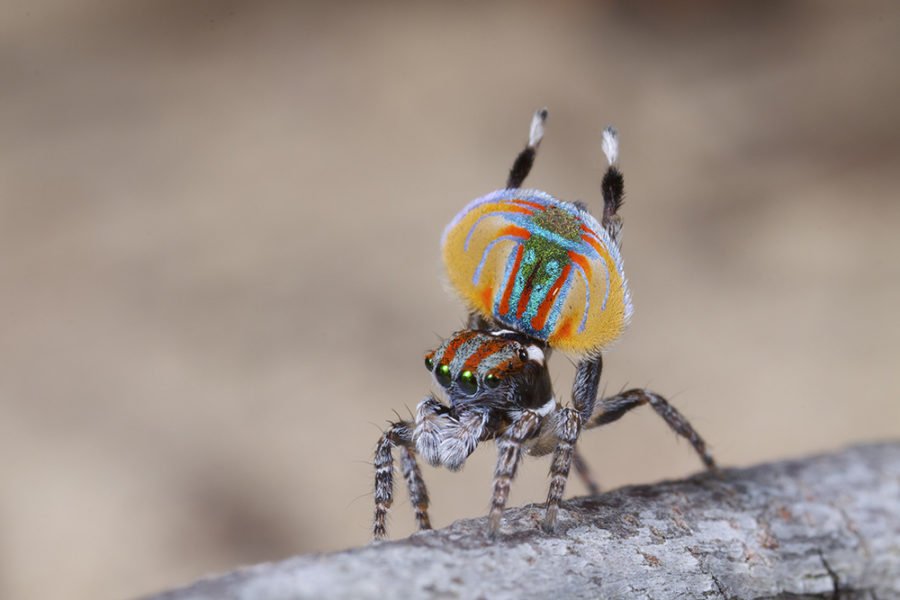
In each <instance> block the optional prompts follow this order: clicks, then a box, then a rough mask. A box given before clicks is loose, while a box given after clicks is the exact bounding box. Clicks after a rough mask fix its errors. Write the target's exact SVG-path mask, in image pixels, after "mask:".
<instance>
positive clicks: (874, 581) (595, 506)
mask: <svg viewBox="0 0 900 600" xmlns="http://www.w3.org/2000/svg"><path fill="white" fill-rule="evenodd" d="M541 516H542V507H541V506H539V505H532V506H526V507H524V508H516V509H511V510H509V511H507V513H506V515H505V517H504V521H503V527H502V533H501V535H500V537H499V539H497V540H496V541H493V542H492V541H489V540H488V539H487V537H486V535H485V530H486V527H487V523H486V520H485V519H468V520H463V521H458V522H456V523H454V524H453V525H451V526H450V527H447V528H446V529H442V530H439V531H430V532H425V533H419V534H416V535H413V536H411V537H409V538H407V539H405V540H399V541H395V542H382V543H378V544H372V545H368V546H365V547H362V548H356V549H352V550H347V551H344V552H337V553H334V554H326V555H314V556H300V557H296V558H293V559H290V560H286V561H283V562H278V563H271V564H262V565H258V566H254V567H250V568H245V569H242V570H239V571H235V572H233V573H229V574H226V575H222V576H217V577H212V578H208V579H204V580H201V581H198V582H196V583H194V584H192V585H190V586H188V587H185V588H182V589H179V590H174V591H170V592H167V593H163V594H161V595H158V596H155V597H154V598H156V600H208V599H213V598H215V599H217V600H222V599H241V600H262V599H265V600H287V599H301V598H353V599H359V598H490V599H496V598H560V599H562V598H666V599H668V598H785V597H787V598H871V599H873V600H886V599H890V598H900V443H886V444H875V445H867V446H858V447H853V448H850V449H847V450H844V451H841V452H837V453H834V454H826V455H821V456H816V457H812V458H807V459H803V460H794V461H786V462H779V463H772V464H765V465H760V466H756V467H751V468H747V469H728V470H725V471H723V472H722V473H721V474H720V475H719V476H713V475H709V474H704V475H698V476H695V477H691V478H689V479H686V480H682V481H667V482H662V483H657V484H654V485H645V486H631V487H625V488H622V489H618V490H614V491H611V492H608V493H605V494H602V495H600V496H594V497H584V498H577V499H573V500H570V501H568V502H565V503H563V506H562V510H561V511H560V522H559V527H558V530H557V532H556V533H555V534H554V535H546V534H544V533H542V532H541V531H540V529H539V528H538V524H539V522H540V519H541Z"/></svg>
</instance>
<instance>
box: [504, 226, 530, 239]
mask: <svg viewBox="0 0 900 600" xmlns="http://www.w3.org/2000/svg"><path fill="white" fill-rule="evenodd" d="M505 235H512V236H515V237H519V238H522V239H523V240H527V239H528V238H530V237H531V232H529V231H528V230H527V229H525V228H524V227H519V226H518V225H507V226H506V227H504V228H503V229H501V230H500V231H498V232H497V237H498V238H499V237H503V236H505Z"/></svg>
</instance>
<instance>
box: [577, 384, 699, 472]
mask: <svg viewBox="0 0 900 600" xmlns="http://www.w3.org/2000/svg"><path fill="white" fill-rule="evenodd" d="M644 404H649V405H650V406H651V407H653V410H655V411H656V414H658V415H659V416H660V417H662V418H663V420H664V421H665V422H666V423H667V424H668V426H669V427H671V428H672V430H673V431H674V432H675V433H677V434H678V435H680V436H682V437H683V438H686V439H687V440H688V441H689V442H690V443H691V446H693V447H694V450H695V451H696V452H697V455H698V456H700V460H702V461H703V464H704V465H705V466H706V468H707V469H710V470H714V469H715V468H716V461H715V460H714V459H713V457H712V455H711V454H710V453H709V450H707V448H706V442H705V441H703V438H702V437H700V434H699V433H697V430H695V429H694V427H693V426H692V425H691V424H690V423H689V422H688V420H687V419H686V418H684V415H682V414H681V413H680V412H678V410H677V409H676V408H675V407H674V406H672V405H671V404H669V402H668V401H667V400H666V399H665V398H663V397H662V396H660V395H659V394H655V393H653V392H651V391H648V390H643V389H639V388H636V389H633V390H628V391H625V392H622V393H621V394H616V395H615V396H611V397H609V398H605V399H603V400H601V401H600V402H599V403H598V404H597V407H596V410H595V411H594V414H592V415H591V417H590V419H588V420H587V422H586V423H585V425H584V428H585V429H592V428H594V427H599V426H601V425H606V424H607V423H612V422H613V421H617V420H618V419H620V418H622V417H623V416H624V415H625V413H627V412H628V411H630V410H631V409H633V408H637V407H638V406H643V405H644Z"/></svg>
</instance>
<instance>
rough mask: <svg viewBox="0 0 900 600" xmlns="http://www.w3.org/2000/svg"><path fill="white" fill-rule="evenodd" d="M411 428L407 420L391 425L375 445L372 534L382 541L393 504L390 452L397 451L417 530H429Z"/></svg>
mask: <svg viewBox="0 0 900 600" xmlns="http://www.w3.org/2000/svg"><path fill="white" fill-rule="evenodd" d="M412 432H413V425H412V423H410V422H408V421H397V422H395V423H391V426H390V427H389V428H388V429H387V431H385V432H384V434H382V436H381V437H380V438H379V440H378V444H377V445H376V446H375V520H374V524H373V526H372V535H373V537H374V538H375V539H376V540H383V539H384V537H385V535H386V533H387V531H386V526H385V523H386V521H387V513H388V510H389V509H390V508H391V504H393V502H394V456H393V449H394V448H395V447H399V448H400V465H401V469H402V471H403V476H404V478H405V479H406V485H407V488H408V489H409V501H410V503H411V504H412V506H413V509H414V510H415V511H416V522H417V523H418V525H419V529H431V521H430V520H429V518H428V490H427V489H426V488H425V481H424V480H423V479H422V473H421V471H420V470H419V465H418V463H417V462H416V457H415V455H414V454H413V441H412Z"/></svg>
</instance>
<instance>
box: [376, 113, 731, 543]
mask: <svg viewBox="0 0 900 600" xmlns="http://www.w3.org/2000/svg"><path fill="white" fill-rule="evenodd" d="M546 118H547V111H546V110H540V111H538V112H537V113H535V115H534V118H533V120H532V123H531V131H530V135H529V141H528V145H527V146H526V147H525V149H524V150H523V151H522V152H521V153H520V154H519V155H518V156H517V157H516V160H515V162H514V163H513V168H512V170H511V171H510V173H509V178H508V179H507V183H506V187H505V188H504V189H502V190H498V191H496V192H492V193H491V194H488V195H487V196H484V197H482V198H478V199H476V200H474V201H472V202H471V203H469V205H468V206H466V207H465V208H464V209H463V210H462V211H461V212H460V213H459V214H458V215H457V216H456V217H455V218H454V219H453V221H452V222H451V223H450V225H448V226H447V228H446V230H445V231H444V236H443V240H442V249H443V258H444V264H445V266H446V268H447V274H448V277H449V280H450V283H451V284H452V285H453V287H454V288H455V289H456V291H457V292H458V293H459V294H460V296H462V297H463V299H464V300H465V301H466V302H467V303H468V305H469V308H470V316H469V324H468V325H469V328H468V329H466V330H463V331H459V332H457V333H455V334H453V335H452V336H451V337H450V338H448V339H447V340H445V341H444V342H443V343H442V344H441V345H440V346H439V347H438V348H437V349H436V350H434V351H433V352H429V353H428V354H426V355H425V366H426V368H427V369H428V370H429V371H430V372H431V374H432V375H433V377H434V379H435V382H436V384H437V386H436V387H437V388H438V389H440V390H441V391H442V393H443V395H444V396H445V397H446V400H447V403H442V402H441V401H440V400H438V399H437V398H436V397H435V396H434V395H429V396H427V397H426V398H425V399H424V400H422V401H421V402H420V403H419V405H418V407H417V408H416V416H415V421H414V422H411V421H397V422H395V423H393V424H392V425H391V427H390V428H389V429H388V430H387V431H386V432H385V433H384V435H382V437H381V439H380V440H379V442H378V446H377V448H376V450H375V525H374V535H375V538H376V539H380V538H383V537H384V535H385V519H386V516H387V511H388V509H389V508H390V505H391V503H392V502H393V475H394V459H393V450H394V448H398V449H399V452H400V461H401V468H402V471H403V476H404V478H405V480H406V483H407V487H408V488H409V494H410V500H411V501H412V504H413V507H414V508H415V511H416V520H417V521H418V524H419V528H420V529H428V528H430V526H431V525H430V522H429V519H428V494H427V492H426V490H425V483H424V482H423V480H422V475H421V472H420V471H419V466H418V463H417V461H416V455H417V454H418V455H420V456H422V457H423V458H424V459H425V460H426V461H427V462H428V463H429V464H432V465H435V466H444V467H447V468H448V469H451V470H456V469H459V468H460V467H462V465H463V463H464V462H465V461H466V459H467V458H468V456H469V455H470V454H471V453H472V452H473V451H474V450H475V447H476V446H477V445H478V443H479V442H482V441H485V440H489V439H495V440H496V442H497V449H498V458H497V467H496V469H495V472H494V486H493V495H492V498H491V511H490V521H489V523H490V524H489V533H490V534H491V535H495V534H496V533H497V531H498V529H499V526H500V517H501V515H502V513H503V509H504V507H505V506H506V500H507V498H508V496H509V487H510V483H511V481H512V479H513V478H514V477H515V474H516V469H517V467H518V464H519V461H520V459H521V457H522V454H523V453H528V454H532V455H537V456H540V455H544V454H549V453H551V452H552V453H553V459H552V462H551V466H550V476H551V483H550V491H549V493H548V496H547V511H546V514H545V517H544V528H545V529H546V530H551V529H552V528H553V525H554V523H555V521H556V516H557V513H558V511H559V502H560V500H561V499H562V496H563V492H564V491H565V485H566V480H567V479H568V475H569V469H570V467H571V465H572V464H573V463H574V465H575V468H576V471H577V472H578V473H579V475H581V477H582V478H583V479H584V480H585V482H586V483H587V485H588V487H589V489H590V490H591V491H592V492H596V490H597V487H596V485H595V484H594V483H593V481H592V480H591V478H590V476H589V473H588V471H587V467H586V465H585V463H584V460H583V459H582V458H581V456H580V455H578V453H577V452H576V449H575V444H576V442H577V441H578V436H579V434H580V433H581V430H582V429H590V428H592V427H597V426H600V425H605V424H607V423H611V422H612V421H615V420H617V419H618V418H620V417H621V416H622V415H624V414H625V413H626V412H628V411H629V410H631V409H632V408H635V407H637V406H641V405H643V404H649V405H650V406H651V407H653V409H654V410H655V411H656V412H657V413H658V414H659V415H660V416H661V417H662V418H663V419H664V420H665V421H666V423H668V425H669V426H670V427H671V428H672V429H673V430H674V431H675V432H676V433H678V434H679V435H682V436H684V437H686V438H687V439H688V440H689V441H690V442H691V444H692V445H693V447H694V449H695V450H696V452H697V454H699V456H700V458H701V460H702V461H703V463H704V464H705V465H706V466H707V467H708V468H710V469H712V468H714V467H715V463H714V461H713V459H712V457H711V456H710V454H709V453H708V452H707V450H706V444H705V442H704V441H703V439H702V438H701V437H700V436H699V435H698V434H697V432H696V431H695V430H694V428H693V427H692V426H691V425H690V423H688V422H687V420H686V419H685V418H684V417H683V416H682V415H681V414H680V413H679V412H678V411H677V410H675V408H674V407H673V406H672V405H670V404H669V403H668V402H667V401H666V400H665V399H664V398H662V397H661V396H659V395H657V394H655V393H653V392H650V391H648V390H643V389H632V390H628V391H626V392H622V393H620V394H617V395H615V396H612V397H609V398H605V399H602V400H600V401H597V391H598V386H599V383H600V373H601V370H602V366H603V363H602V360H601V352H602V350H603V348H605V347H606V346H607V345H608V344H609V343H610V342H612V341H613V340H615V339H616V338H617V337H619V335H620V334H621V332H622V330H623V329H624V328H625V325H626V324H627V323H628V320H629V319H630V317H631V313H632V306H631V295H630V293H629V291H628V286H627V282H626V279H625V274H624V270H623V263H622V257H621V253H620V232H621V227H622V221H621V218H620V217H619V215H618V210H619V208H620V207H621V205H622V198H623V193H624V191H623V190H624V187H623V179H622V174H621V173H620V172H619V170H618V168H617V167H616V160H617V156H618V140H617V136H616V132H615V130H613V129H612V128H607V129H606V130H605V131H604V132H603V151H604V153H605V154H606V157H607V160H608V161H609V168H608V169H607V171H606V174H605V175H604V177H603V182H602V185H601V187H602V192H603V213H602V217H601V218H600V220H599V221H598V220H597V219H595V218H594V217H593V216H591V214H590V213H588V212H587V210H586V208H585V207H584V206H583V205H582V204H581V203H570V202H564V201H562V200H558V199H556V198H553V197H552V196H550V195H549V194H546V193H544V192H541V191H538V190H525V189H521V184H522V182H523V181H524V179H525V177H527V175H528V173H529V171H530V170H531V166H532V164H533V163H534V158H535V155H536V153H537V148H538V146H539V145H540V142H541V138H542V137H543V132H544V122H545V120H546ZM553 348H558V349H560V350H562V351H565V352H567V353H569V354H571V355H574V356H576V357H578V358H579V359H580V360H579V363H578V367H577V370H576V374H575V384H574V386H573V389H572V406H571V407H563V406H562V405H561V404H560V403H558V402H557V400H556V398H555V397H554V395H553V389H552V386H551V384H550V375H549V372H548V370H547V358H548V357H549V354H550V351H551V350H552V349H553Z"/></svg>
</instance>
